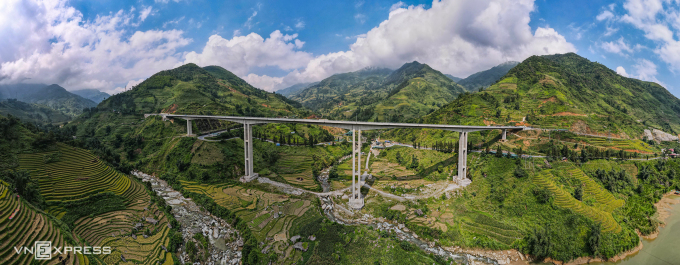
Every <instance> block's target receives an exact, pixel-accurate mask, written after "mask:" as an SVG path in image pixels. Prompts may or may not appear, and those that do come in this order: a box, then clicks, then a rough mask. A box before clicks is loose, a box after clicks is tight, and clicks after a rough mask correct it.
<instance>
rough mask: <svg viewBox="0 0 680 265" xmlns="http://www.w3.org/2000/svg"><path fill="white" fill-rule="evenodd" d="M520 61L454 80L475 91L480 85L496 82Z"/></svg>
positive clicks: (486, 85)
mask: <svg viewBox="0 0 680 265" xmlns="http://www.w3.org/2000/svg"><path fill="white" fill-rule="evenodd" d="M518 64H519V62H514V61H509V62H505V63H502V64H500V65H497V66H494V67H492V68H491V69H489V70H485V71H481V72H477V73H474V74H472V75H470V76H468V77H466V78H464V79H462V80H459V81H458V80H454V81H456V83H458V84H459V85H461V86H464V87H465V88H466V89H467V90H468V91H475V90H477V89H479V88H480V87H482V88H483V87H488V86H490V85H492V84H494V83H496V82H497V81H498V80H499V79H500V78H501V77H503V76H504V75H505V74H507V73H508V71H510V69H512V68H513V67H515V66H516V65H518Z"/></svg>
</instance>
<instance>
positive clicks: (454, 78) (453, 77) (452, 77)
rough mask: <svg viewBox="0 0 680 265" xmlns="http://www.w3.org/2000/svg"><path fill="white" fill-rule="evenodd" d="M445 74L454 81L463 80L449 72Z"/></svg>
mask: <svg viewBox="0 0 680 265" xmlns="http://www.w3.org/2000/svg"><path fill="white" fill-rule="evenodd" d="M445 76H446V77H448V78H450V79H451V80H453V82H456V83H458V81H460V80H463V78H460V77H455V76H452V75H450V74H445Z"/></svg>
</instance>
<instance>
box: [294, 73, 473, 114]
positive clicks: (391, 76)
mask: <svg viewBox="0 0 680 265" xmlns="http://www.w3.org/2000/svg"><path fill="white" fill-rule="evenodd" d="M464 91H465V90H464V88H463V87H462V86H459V85H458V84H456V83H455V82H454V81H452V80H451V79H450V78H448V77H446V76H445V75H444V74H442V73H441V72H439V71H437V70H434V69H432V68H431V67H430V66H428V65H426V64H421V63H419V62H415V61H414V62H411V63H407V64H404V65H403V66H402V67H400V68H399V69H397V70H394V71H392V70H389V69H384V68H369V69H364V70H361V71H357V72H352V73H345V74H337V75H334V76H331V77H329V78H327V79H324V80H322V81H321V82H319V84H317V85H314V86H311V87H309V88H307V89H305V90H303V91H302V92H299V93H298V94H297V95H295V96H293V97H291V98H292V99H294V100H297V101H300V102H302V104H303V105H304V106H305V107H308V108H311V109H313V110H316V111H317V112H319V113H321V114H322V115H323V116H324V117H328V118H332V119H352V120H354V119H357V120H373V121H385V120H391V121H406V120H410V119H413V118H418V117H420V116H422V115H424V114H427V113H429V112H431V111H433V110H435V109H437V108H439V107H440V106H442V105H444V104H446V103H447V102H449V101H451V100H453V99H454V98H455V96H456V95H458V94H460V93H462V92H464Z"/></svg>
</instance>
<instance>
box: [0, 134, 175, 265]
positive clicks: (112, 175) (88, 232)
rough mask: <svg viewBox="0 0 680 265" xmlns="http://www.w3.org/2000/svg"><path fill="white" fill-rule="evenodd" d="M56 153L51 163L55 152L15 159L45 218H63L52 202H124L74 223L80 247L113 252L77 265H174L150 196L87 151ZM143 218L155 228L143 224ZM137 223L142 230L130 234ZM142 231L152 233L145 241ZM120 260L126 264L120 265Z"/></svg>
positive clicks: (163, 222)
mask: <svg viewBox="0 0 680 265" xmlns="http://www.w3.org/2000/svg"><path fill="white" fill-rule="evenodd" d="M55 152H61V158H60V159H59V161H56V162H52V163H45V162H44V159H43V157H44V156H45V155H46V154H51V153H54V152H50V153H36V154H22V155H20V156H19V165H20V168H21V169H26V170H30V172H31V177H32V178H34V180H36V181H37V183H38V185H39V187H40V189H41V193H42V194H43V196H44V197H45V200H46V201H47V204H48V205H51V206H48V210H47V212H48V213H49V214H51V215H53V216H55V217H57V218H62V217H63V216H64V214H66V209H64V208H62V207H60V206H56V205H54V204H50V202H58V201H73V200H79V199H83V198H87V197H88V196H92V195H95V194H98V193H102V192H113V193H115V194H117V195H120V196H122V197H124V198H125V201H126V203H125V209H123V210H117V211H110V212H106V213H102V214H98V215H94V216H86V217H82V218H80V219H78V220H76V221H75V222H74V223H73V224H74V227H73V233H74V235H75V236H76V237H77V238H79V240H80V241H81V242H80V243H83V244H88V245H97V246H110V247H112V250H113V251H112V253H111V254H110V255H98V256H80V257H81V259H83V261H82V263H81V264H99V263H106V264H115V263H117V264H159V261H163V262H164V263H163V264H173V262H172V258H171V257H170V254H169V253H167V252H166V251H164V250H163V249H162V247H161V246H167V245H168V243H169V238H168V236H167V235H168V232H169V231H170V228H169V226H168V221H167V219H166V218H165V216H164V214H163V212H162V211H160V210H158V209H157V207H156V205H155V204H151V203H150V200H151V196H150V195H149V194H148V193H147V190H146V188H145V187H144V186H143V184H141V183H140V182H138V181H136V180H133V179H131V178H130V177H128V176H126V175H123V174H121V173H119V172H117V171H115V170H114V169H112V168H110V167H108V166H107V165H106V164H105V163H104V162H102V161H100V160H99V159H97V157H96V156H94V155H93V154H92V153H90V152H89V151H87V150H82V149H77V148H73V147H70V146H66V145H61V144H60V145H59V150H58V151H55ZM147 217H148V218H153V219H154V220H157V221H158V222H157V223H156V224H152V223H151V222H148V221H146V220H143V219H144V218H147ZM137 223H141V224H143V227H142V228H141V229H138V230H133V226H135V224H137ZM146 229H149V230H150V231H151V232H152V235H151V236H150V237H148V238H144V236H143V232H144V230H146ZM132 233H134V234H135V236H136V239H135V238H133V237H132V236H131V234H132ZM121 254H122V255H123V256H124V257H125V259H126V261H127V262H122V260H121ZM0 264H4V263H2V262H0Z"/></svg>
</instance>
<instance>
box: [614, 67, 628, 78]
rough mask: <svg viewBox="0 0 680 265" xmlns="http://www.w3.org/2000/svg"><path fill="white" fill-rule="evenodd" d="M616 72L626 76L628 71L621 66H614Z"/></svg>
mask: <svg viewBox="0 0 680 265" xmlns="http://www.w3.org/2000/svg"><path fill="white" fill-rule="evenodd" d="M616 73H617V74H619V75H620V76H623V77H628V73H626V69H625V68H623V66H619V67H616Z"/></svg>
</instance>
